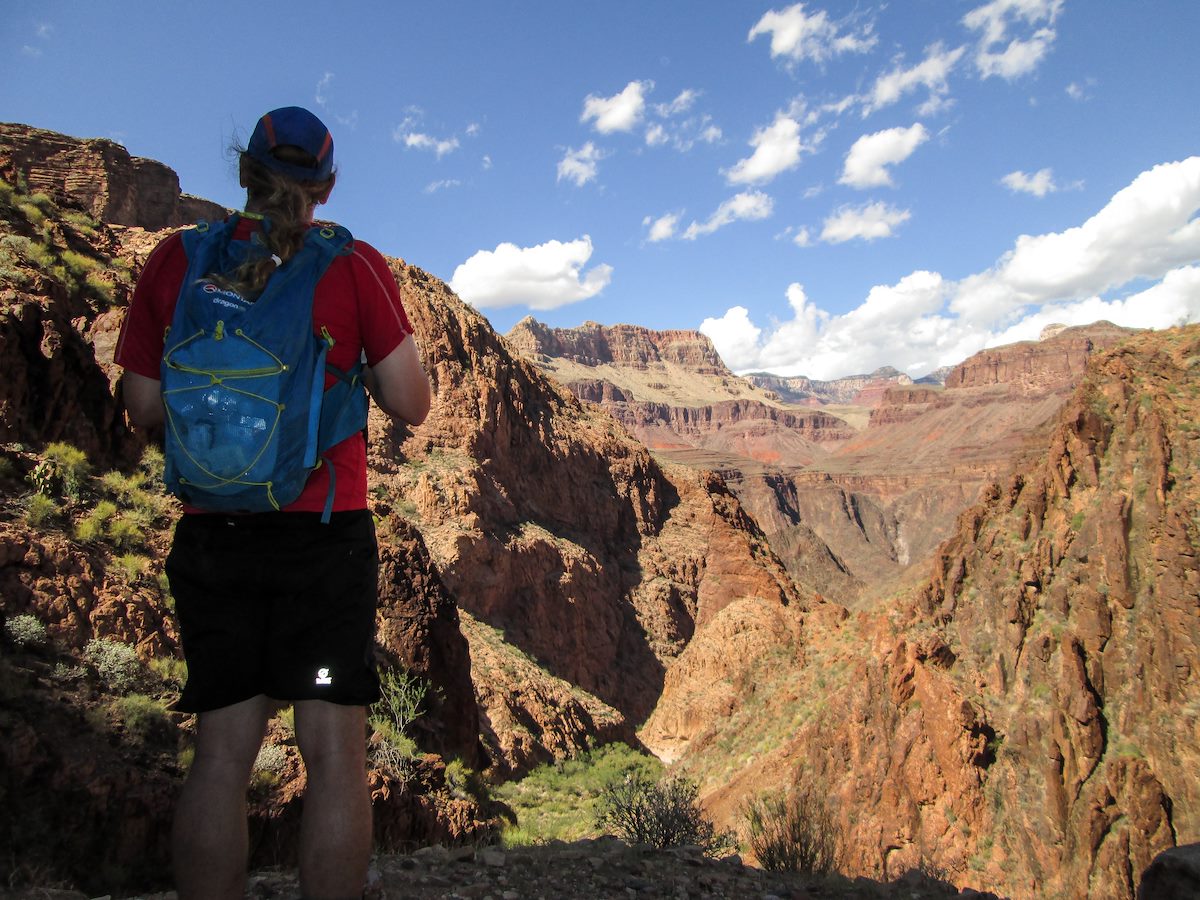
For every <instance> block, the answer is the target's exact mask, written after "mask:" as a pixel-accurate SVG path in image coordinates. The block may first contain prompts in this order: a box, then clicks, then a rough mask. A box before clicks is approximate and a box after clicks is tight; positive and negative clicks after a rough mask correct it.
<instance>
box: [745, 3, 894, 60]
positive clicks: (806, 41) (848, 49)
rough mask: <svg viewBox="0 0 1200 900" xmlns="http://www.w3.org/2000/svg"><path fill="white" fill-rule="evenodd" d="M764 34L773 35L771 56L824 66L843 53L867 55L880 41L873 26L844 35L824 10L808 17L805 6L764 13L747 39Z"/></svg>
mask: <svg viewBox="0 0 1200 900" xmlns="http://www.w3.org/2000/svg"><path fill="white" fill-rule="evenodd" d="M764 34H769V35H770V36H771V57H772V58H774V57H777V56H784V57H787V58H788V59H789V60H790V61H791V62H801V61H803V60H805V59H809V60H812V61H813V62H816V63H821V62H825V61H826V60H827V59H829V58H831V57H833V56H837V55H840V54H842V53H866V52H867V51H868V50H870V49H871V48H872V47H874V46H875V43H876V40H877V39H876V37H875V36H874V35H873V34H872V33H871V28H870V26H867V27H865V28H862V29H860V30H859V31H858V32H851V33H842V32H841V25H840V24H839V23H836V22H831V21H830V20H829V15H828V13H826V12H825V10H823V9H819V10H817V11H816V12H814V13H813V14H812V15H809V14H808V13H806V12H805V11H804V4H803V3H797V4H795V5H793V6H789V7H787V8H786V9H780V10H771V11H770V12H768V13H766V14H764V15H763V17H762V18H761V19H759V20H758V22H757V23H756V24H755V26H754V27H753V28H751V29H750V34H749V35H748V36H747V38H746V40H747V41H753V40H754V39H755V38H757V37H759V36H760V35H764Z"/></svg>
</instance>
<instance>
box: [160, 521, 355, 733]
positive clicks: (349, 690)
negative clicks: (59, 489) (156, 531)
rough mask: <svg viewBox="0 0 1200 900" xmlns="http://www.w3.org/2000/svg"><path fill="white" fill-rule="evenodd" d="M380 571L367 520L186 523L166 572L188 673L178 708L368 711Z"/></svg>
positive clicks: (178, 529)
mask: <svg viewBox="0 0 1200 900" xmlns="http://www.w3.org/2000/svg"><path fill="white" fill-rule="evenodd" d="M378 569H379V553H378V547H377V545H376V543H375V523H374V521H373V520H372V518H371V513H370V511H369V510H354V511H350V512H338V513H334V514H333V518H332V520H331V521H330V522H329V523H328V524H325V525H323V524H321V521H320V513H307V512H281V513H259V514H256V515H245V516H226V515H220V514H191V515H184V516H183V517H182V518H181V519H180V520H179V523H178V525H176V527H175V541H174V543H173V544H172V546H171V553H170V555H169V556H168V557H167V563H166V571H167V578H168V579H169V581H170V585H171V593H172V594H173V595H174V598H175V612H176V614H177V615H178V617H179V629H180V634H181V637H182V639H183V653H184V657H185V658H186V659H187V664H188V680H187V685H186V687H184V689H183V696H182V697H181V698H180V700H179V703H178V704H176V708H177V709H179V710H181V711H183V712H207V711H209V710H213V709H220V708H221V707H224V706H230V705H232V704H234V703H240V702H241V701H243V700H248V699H249V698H251V697H254V696H256V695H258V694H266V695H267V696H268V697H272V698H274V699H276V700H283V701H289V702H291V701H296V700H329V701H331V702H333V703H341V704H346V705H351V706H366V705H368V704H371V703H374V702H375V701H376V700H378V699H379V680H378V678H377V677H376V674H375V665H374V644H375V605H376V597H377V590H378V588H377V577H378Z"/></svg>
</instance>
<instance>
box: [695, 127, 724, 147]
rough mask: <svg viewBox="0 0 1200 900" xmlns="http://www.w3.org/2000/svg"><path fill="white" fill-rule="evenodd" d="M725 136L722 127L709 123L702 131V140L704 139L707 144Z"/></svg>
mask: <svg viewBox="0 0 1200 900" xmlns="http://www.w3.org/2000/svg"><path fill="white" fill-rule="evenodd" d="M724 136H725V135H724V134H723V133H722V132H721V129H720V128H718V127H717V126H716V125H708V126H706V127H705V129H704V130H703V131H701V132H700V140H702V141H704V143H706V144H715V143H716V142H717V141H719V140H721V138H723V137H724Z"/></svg>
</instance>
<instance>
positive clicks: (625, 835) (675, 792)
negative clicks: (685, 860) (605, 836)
mask: <svg viewBox="0 0 1200 900" xmlns="http://www.w3.org/2000/svg"><path fill="white" fill-rule="evenodd" d="M699 795H700V788H699V787H698V786H697V784H696V783H695V782H694V781H691V780H689V779H687V778H685V777H684V776H682V775H672V776H668V777H667V778H665V779H663V780H662V781H659V782H654V781H652V780H650V779H649V778H646V777H645V776H643V775H640V774H637V773H634V774H630V775H627V776H626V777H625V778H623V779H622V780H620V781H614V782H610V783H609V784H608V785H606V786H605V788H604V791H603V793H602V794H601V797H600V807H599V811H598V812H597V815H596V824H597V826H598V827H600V828H603V829H607V830H610V831H611V832H612V833H613V834H615V835H616V836H617V837H619V838H621V839H622V840H623V841H625V842H626V843H629V844H647V845H649V846H651V847H659V848H664V847H683V846H695V847H699V848H700V849H701V850H703V851H704V853H705V854H707V855H710V856H712V855H716V854H717V853H720V852H722V851H725V850H731V849H733V848H734V847H735V846H736V842H735V841H734V839H733V836H732V835H731V834H729V833H728V832H724V831H721V832H719V831H717V829H716V827H715V826H714V825H713V824H712V822H710V821H709V820H708V819H707V818H706V817H705V815H704V810H703V809H702V808H701V806H700V801H699Z"/></svg>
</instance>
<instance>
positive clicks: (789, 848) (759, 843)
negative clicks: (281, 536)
mask: <svg viewBox="0 0 1200 900" xmlns="http://www.w3.org/2000/svg"><path fill="white" fill-rule="evenodd" d="M742 814H743V816H744V817H745V819H746V823H747V826H748V831H749V843H750V849H751V851H752V852H753V853H754V858H755V859H757V860H758V863H759V865H761V866H762V867H763V868H764V869H768V870H770V871H772V872H802V873H804V874H806V875H828V874H830V873H831V872H833V871H834V865H835V862H836V859H837V846H838V845H837V826H836V823H835V822H834V819H833V815H832V813H831V812H830V810H829V807H828V805H827V804H826V802H825V800H824V799H823V798H821V797H818V796H817V795H816V794H815V793H814V792H811V791H800V790H793V791H792V792H791V793H789V794H788V795H786V796H778V795H775V796H767V797H755V798H753V799H751V800H749V801H748V802H747V803H746V804H745V806H744V807H743V809H742Z"/></svg>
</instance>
